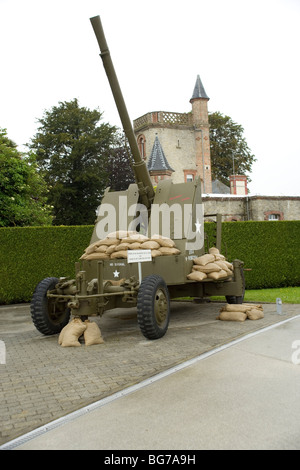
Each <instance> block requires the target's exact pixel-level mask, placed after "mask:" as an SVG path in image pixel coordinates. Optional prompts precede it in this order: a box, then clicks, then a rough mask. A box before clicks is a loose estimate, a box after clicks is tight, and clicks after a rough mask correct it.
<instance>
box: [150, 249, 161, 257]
mask: <svg viewBox="0 0 300 470" xmlns="http://www.w3.org/2000/svg"><path fill="white" fill-rule="evenodd" d="M151 256H152V258H157V256H162V253H161V252H160V251H159V250H151Z"/></svg>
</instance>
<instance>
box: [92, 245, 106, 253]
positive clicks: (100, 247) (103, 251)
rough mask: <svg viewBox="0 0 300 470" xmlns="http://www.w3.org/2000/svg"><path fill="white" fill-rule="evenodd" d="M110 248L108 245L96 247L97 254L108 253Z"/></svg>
mask: <svg viewBox="0 0 300 470" xmlns="http://www.w3.org/2000/svg"><path fill="white" fill-rule="evenodd" d="M108 248H109V247H108V246H107V245H100V246H96V249H95V252H96V253H106V251H107V249H108Z"/></svg>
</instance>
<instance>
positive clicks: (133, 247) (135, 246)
mask: <svg viewBox="0 0 300 470" xmlns="http://www.w3.org/2000/svg"><path fill="white" fill-rule="evenodd" d="M128 245H129V246H128V249H129V250H140V249H141V243H140V242H133V243H128Z"/></svg>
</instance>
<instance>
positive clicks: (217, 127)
mask: <svg viewBox="0 0 300 470" xmlns="http://www.w3.org/2000/svg"><path fill="white" fill-rule="evenodd" d="M209 125H210V133H209V136H210V152H211V168H212V179H218V180H220V181H222V183H224V184H227V185H228V183H229V176H230V175H232V174H233V172H234V173H235V174H242V175H245V174H246V173H247V172H251V168H252V164H253V163H254V162H255V161H256V159H255V156H254V155H252V153H251V150H250V149H249V147H248V145H247V142H246V140H245V138H244V137H243V132H244V129H243V127H242V126H241V125H240V124H237V123H235V122H234V121H233V120H232V119H231V118H230V117H229V116H224V115H223V114H221V113H219V112H215V113H209ZM248 181H251V180H250V179H249V177H248Z"/></svg>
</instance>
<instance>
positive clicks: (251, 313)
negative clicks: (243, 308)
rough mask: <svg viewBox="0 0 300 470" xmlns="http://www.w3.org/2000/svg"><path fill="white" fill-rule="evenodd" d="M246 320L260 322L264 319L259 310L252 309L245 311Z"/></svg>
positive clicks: (262, 313)
mask: <svg viewBox="0 0 300 470" xmlns="http://www.w3.org/2000/svg"><path fill="white" fill-rule="evenodd" d="M247 318H249V320H260V319H261V318H264V312H263V311H262V310H261V309H260V308H252V309H251V310H248V311H247Z"/></svg>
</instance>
